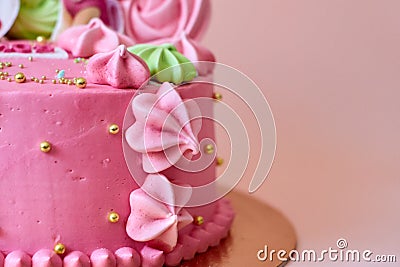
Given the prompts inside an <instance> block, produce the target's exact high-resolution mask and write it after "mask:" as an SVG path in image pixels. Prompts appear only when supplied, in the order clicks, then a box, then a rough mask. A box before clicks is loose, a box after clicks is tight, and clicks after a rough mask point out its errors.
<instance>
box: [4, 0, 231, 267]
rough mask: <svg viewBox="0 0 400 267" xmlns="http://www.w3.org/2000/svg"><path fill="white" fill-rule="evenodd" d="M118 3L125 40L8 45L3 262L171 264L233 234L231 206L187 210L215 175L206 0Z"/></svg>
mask: <svg viewBox="0 0 400 267" xmlns="http://www.w3.org/2000/svg"><path fill="white" fill-rule="evenodd" d="M112 2H113V3H114V4H115V5H118V7H119V8H121V10H123V11H124V14H125V20H124V25H125V26H126V27H125V31H124V32H125V33H126V35H125V34H123V33H121V32H117V31H114V30H112V29H110V28H108V27H107V26H106V25H105V24H104V23H103V22H102V21H101V20H99V19H92V20H91V21H90V22H89V24H87V25H79V26H75V27H71V28H70V29H68V30H66V31H65V32H64V33H63V34H62V35H61V39H59V40H58V42H57V43H41V42H33V43H31V42H25V41H15V42H7V41H3V42H1V43H0V188H1V192H2V194H1V196H0V206H1V207H2V208H1V209H0V218H3V219H0V267H3V266H4V267H30V266H38V267H41V266H42V267H61V266H67V267H81V266H84V267H89V266H94V267H117V266H118V267H119V266H121V267H122V266H124V267H125V266H126V267H135V266H138V267H139V266H152V267H153V266H154V267H158V266H163V265H168V266H176V265H178V264H179V263H180V262H181V261H182V260H188V259H191V258H193V257H194V256H195V254H196V253H201V252H205V251H206V250H207V249H208V248H209V247H210V246H216V245H218V244H219V242H220V240H221V239H222V238H224V237H226V236H227V235H228V232H229V229H230V226H231V224H232V221H233V218H234V212H233V210H232V207H231V206H230V203H229V201H227V200H225V199H220V200H218V201H215V202H212V203H208V204H204V205H194V206H192V205H189V203H191V201H192V200H193V198H194V197H195V196H194V194H192V188H196V187H201V186H204V185H208V184H210V183H212V182H214V181H215V179H216V171H215V169H216V165H217V163H216V160H215V153H214V150H212V151H211V153H209V152H207V146H210V144H213V143H210V142H214V141H213V140H214V139H215V133H214V124H213V122H212V121H211V120H210V119H209V118H211V117H212V116H213V105H214V103H215V101H208V102H201V101H197V100H198V99H204V98H206V99H212V98H213V96H214V88H213V85H212V79H213V73H212V68H210V67H207V68H202V65H200V64H198V63H197V61H214V60H215V58H214V56H213V55H212V53H211V52H210V51H208V50H207V49H206V48H204V47H202V46H201V45H199V44H198V43H197V42H198V39H199V38H200V36H201V35H202V33H203V31H204V28H205V25H206V24H207V21H208V18H209V12H208V9H209V1H199V0H195V1H185V0H167V1H158V0H147V1H143V0H139V1H120V2H119V3H118V2H116V1H112ZM144 42H147V43H144ZM60 47H61V48H60ZM60 49H61V50H60ZM63 49H65V50H66V51H67V52H68V54H67V52H65V51H64V50H63ZM59 51H64V53H65V55H67V57H64V58H57V56H55V55H59V54H60V53H59ZM74 57H75V58H74ZM182 63H183V64H182ZM210 140H211V141H210ZM200 161H204V162H205V163H204V164H203V166H204V167H202V168H201V169H199V170H196V171H193V168H183V167H182V166H185V167H187V166H189V167H190V166H195V163H197V162H200ZM207 194H209V195H210V198H211V199H213V197H214V196H215V195H216V194H217V193H216V188H210V190H209V191H208V192H207Z"/></svg>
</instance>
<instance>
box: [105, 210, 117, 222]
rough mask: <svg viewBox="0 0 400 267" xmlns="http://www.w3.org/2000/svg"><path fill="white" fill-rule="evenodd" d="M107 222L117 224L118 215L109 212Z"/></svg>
mask: <svg viewBox="0 0 400 267" xmlns="http://www.w3.org/2000/svg"><path fill="white" fill-rule="evenodd" d="M108 221H109V222H111V223H117V222H118V221H119V214H118V213H116V212H114V211H113V212H110V213H109V214H108Z"/></svg>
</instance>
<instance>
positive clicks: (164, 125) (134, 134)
mask: <svg viewBox="0 0 400 267" xmlns="http://www.w3.org/2000/svg"><path fill="white" fill-rule="evenodd" d="M132 109H133V114H134V115H135V117H136V122H135V123H134V124H133V125H132V126H131V127H130V128H129V129H128V130H127V131H126V134H125V137H126V140H127V142H128V144H129V145H130V146H131V148H132V149H133V150H135V151H138V152H140V153H143V169H144V171H146V172H148V173H155V172H160V171H162V170H165V169H167V168H169V167H171V166H173V165H174V164H175V163H177V162H178V161H179V160H180V159H181V158H182V157H185V158H186V157H191V156H193V155H196V154H198V153H199V152H200V151H199V142H198V138H197V135H198V133H199V131H200V129H201V120H196V119H194V118H196V116H198V115H199V108H198V106H197V105H196V103H194V102H193V101H185V102H183V101H182V98H181V97H180V96H179V94H178V93H177V92H176V90H175V89H174V88H173V87H172V85H171V84H169V83H164V84H163V85H162V86H161V87H160V88H159V90H158V92H157V93H156V94H152V93H143V94H141V95H138V96H137V97H136V98H135V99H134V100H133V102H132Z"/></svg>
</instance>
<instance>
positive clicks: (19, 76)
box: [14, 72, 26, 83]
mask: <svg viewBox="0 0 400 267" xmlns="http://www.w3.org/2000/svg"><path fill="white" fill-rule="evenodd" d="M14 80H15V81H16V82H17V83H23V82H25V81H26V77H25V74H23V73H22V72H18V73H17V74H15V75H14Z"/></svg>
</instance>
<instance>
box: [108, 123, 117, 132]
mask: <svg viewBox="0 0 400 267" xmlns="http://www.w3.org/2000/svg"><path fill="white" fill-rule="evenodd" d="M108 132H109V133H110V134H117V133H119V126H118V125H117V124H111V125H110V127H108Z"/></svg>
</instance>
